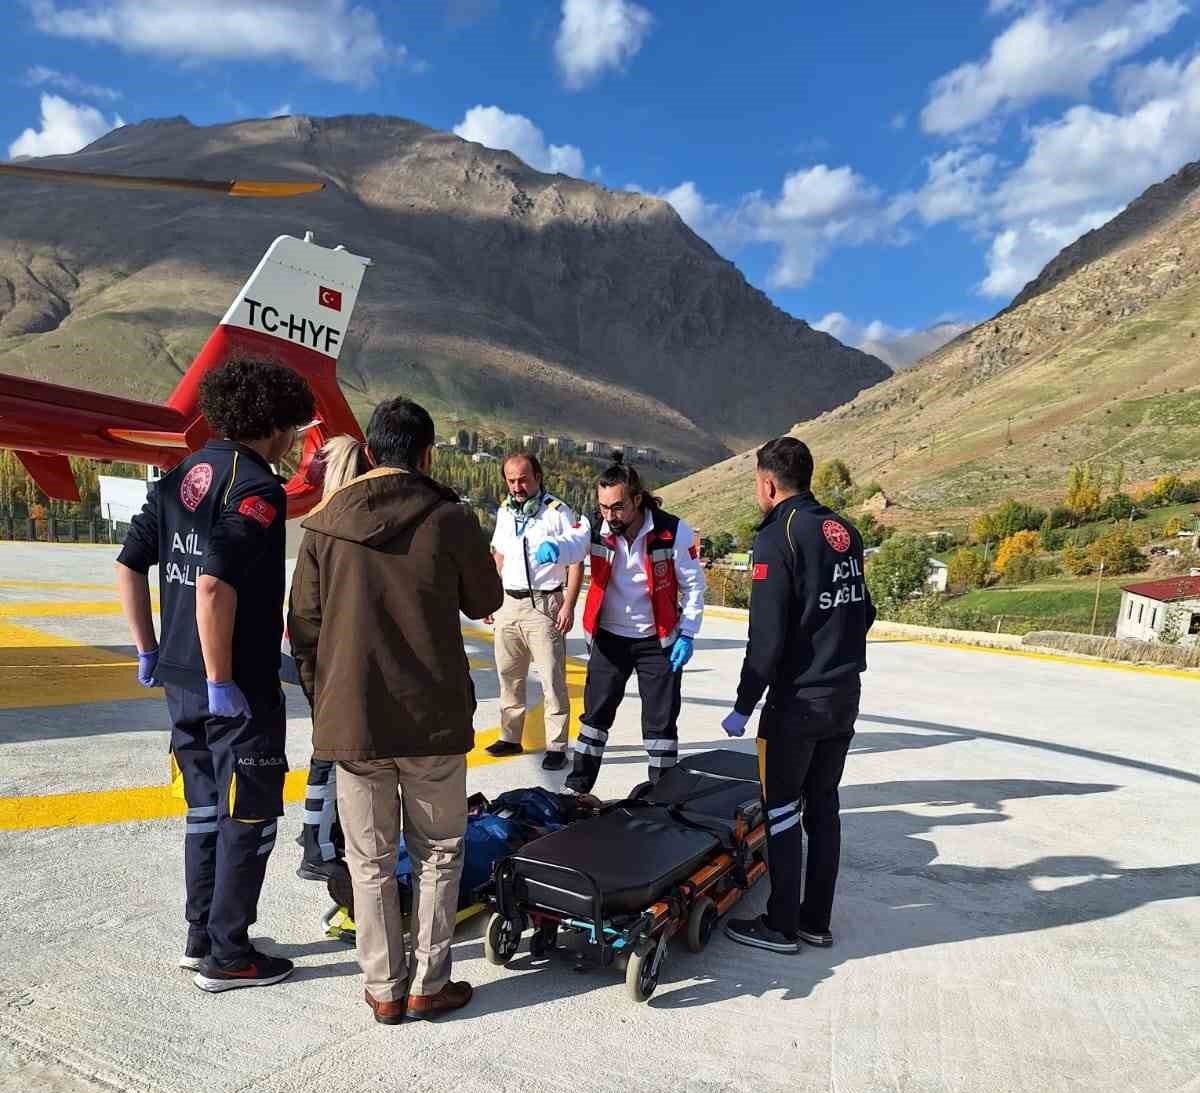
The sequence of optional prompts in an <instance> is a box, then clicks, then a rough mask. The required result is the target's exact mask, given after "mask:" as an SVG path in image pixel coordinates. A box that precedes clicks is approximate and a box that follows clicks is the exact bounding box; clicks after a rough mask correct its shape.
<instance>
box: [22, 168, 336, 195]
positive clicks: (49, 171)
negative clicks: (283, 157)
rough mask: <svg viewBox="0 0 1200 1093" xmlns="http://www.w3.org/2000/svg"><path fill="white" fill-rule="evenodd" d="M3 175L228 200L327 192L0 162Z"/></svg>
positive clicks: (317, 186)
mask: <svg viewBox="0 0 1200 1093" xmlns="http://www.w3.org/2000/svg"><path fill="white" fill-rule="evenodd" d="M0 175H8V176H10V177H12V176H15V177H17V178H27V179H31V180H33V181H35V182H72V183H77V184H82V185H86V186H107V187H110V188H113V189H121V190H187V191H192V192H199V193H211V194H222V195H226V196H229V197H299V196H300V195H302V194H311V193H316V192H317V191H319V190H323V189H325V183H323V182H264V181H259V180H255V179H237V178H235V179H231V180H229V181H227V182H221V181H214V180H210V179H197V178H156V177H152V176H147V175H104V174H92V173H90V172H88V171H62V170H58V169H55V168H49V167H26V166H25V165H24V164H21V163H0Z"/></svg>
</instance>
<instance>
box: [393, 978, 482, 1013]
mask: <svg viewBox="0 0 1200 1093" xmlns="http://www.w3.org/2000/svg"><path fill="white" fill-rule="evenodd" d="M472 993H473V992H472V990H471V984H470V983H447V984H446V985H445V986H444V987H443V988H442V989H441V990H440V991H438V992H437V994H410V995H409V996H408V1015H409V1017H412V1018H413V1019H414V1020H417V1021H424V1020H425V1019H426V1018H428V1017H436V1016H437V1015H438V1014H439V1013H449V1012H450V1011H451V1010H460V1009H462V1008H463V1006H465V1005H466V1004H467V1003H468V1002H470V1001H471V995H472Z"/></svg>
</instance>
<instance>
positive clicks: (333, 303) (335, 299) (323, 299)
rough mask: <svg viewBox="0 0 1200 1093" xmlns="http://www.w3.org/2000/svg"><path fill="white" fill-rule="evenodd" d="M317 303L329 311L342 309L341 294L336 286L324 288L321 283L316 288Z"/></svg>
mask: <svg viewBox="0 0 1200 1093" xmlns="http://www.w3.org/2000/svg"><path fill="white" fill-rule="evenodd" d="M317 303H319V304H320V305H321V306H322V307H327V308H329V310H330V311H341V310H342V294H341V293H340V292H338V290H337V289H336V288H326V287H325V286H324V285H322V286H321V287H320V288H319V289H318V290H317Z"/></svg>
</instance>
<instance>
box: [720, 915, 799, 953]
mask: <svg viewBox="0 0 1200 1093" xmlns="http://www.w3.org/2000/svg"><path fill="white" fill-rule="evenodd" d="M725 936H726V937H727V938H729V939H730V940H731V941H736V942H737V943H738V944H739V945H752V946H753V947H754V948H756V949H767V950H768V951H769V952H773V953H798V952H799V951H800V939H799V938H798V937H788V936H787V934H783V933H780V932H779V931H778V930H772V929H771V927H770V926H768V925H767V916H766V915H759V916H758V918H731V919H730V920H729V921H728V922H726V923H725Z"/></svg>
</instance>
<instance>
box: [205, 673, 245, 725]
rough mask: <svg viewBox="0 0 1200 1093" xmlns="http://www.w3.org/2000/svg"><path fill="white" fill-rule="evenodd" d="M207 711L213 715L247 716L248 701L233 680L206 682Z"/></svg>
mask: <svg viewBox="0 0 1200 1093" xmlns="http://www.w3.org/2000/svg"><path fill="white" fill-rule="evenodd" d="M208 712H209V713H210V714H212V716H213V717H249V716H250V703H249V702H247V701H246V696H245V695H244V694H242V689H241V687H239V686H238V685H237V684H236V683H234V682H233V680H230V681H229V682H228V683H212V682H210V683H209V684H208Z"/></svg>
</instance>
